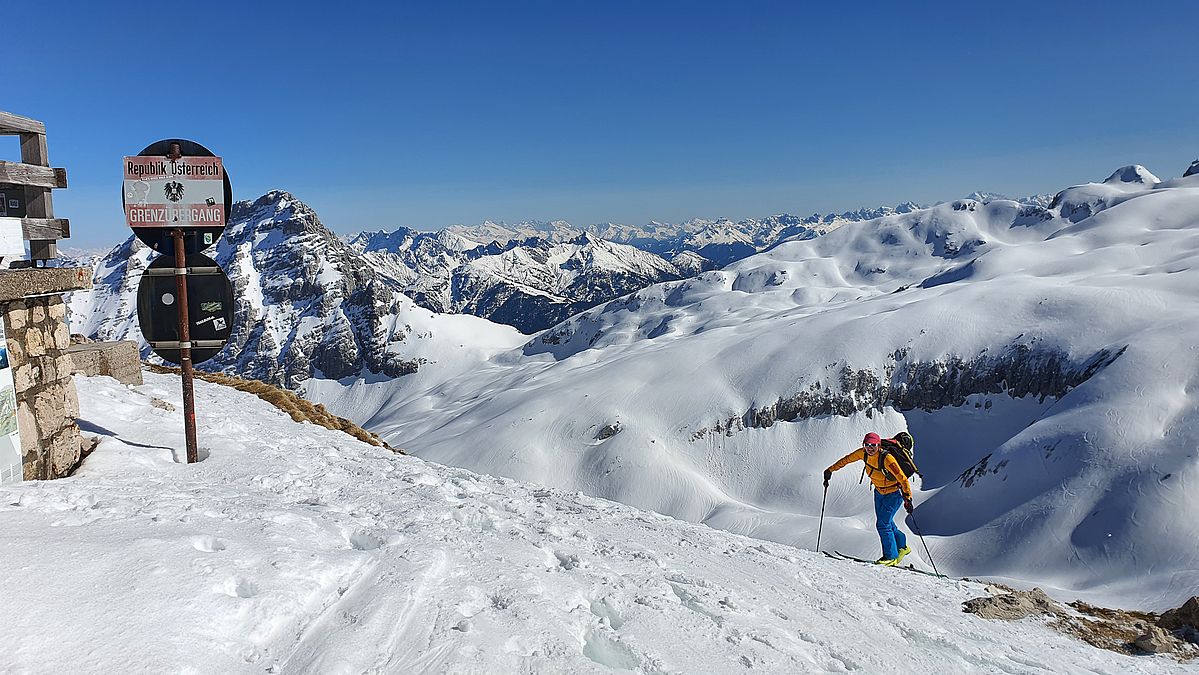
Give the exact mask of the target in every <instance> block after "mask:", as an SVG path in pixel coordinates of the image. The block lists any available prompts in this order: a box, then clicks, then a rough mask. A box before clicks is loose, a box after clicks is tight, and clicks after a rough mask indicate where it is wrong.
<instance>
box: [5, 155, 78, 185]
mask: <svg viewBox="0 0 1199 675" xmlns="http://www.w3.org/2000/svg"><path fill="white" fill-rule="evenodd" d="M0 183H16V184H17V185H28V186H30V187H43V188H65V187H66V186H67V170H66V169H52V168H50V167H48V166H38V165H36V164H22V163H20V162H5V161H0Z"/></svg>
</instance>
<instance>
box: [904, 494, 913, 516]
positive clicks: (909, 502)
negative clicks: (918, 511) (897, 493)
mask: <svg viewBox="0 0 1199 675" xmlns="http://www.w3.org/2000/svg"><path fill="white" fill-rule="evenodd" d="M903 508H905V509H907V511H908V513H911V512H912V509H913V508H915V507H913V506H912V499H911V497H908V498H905V499H904V500H903Z"/></svg>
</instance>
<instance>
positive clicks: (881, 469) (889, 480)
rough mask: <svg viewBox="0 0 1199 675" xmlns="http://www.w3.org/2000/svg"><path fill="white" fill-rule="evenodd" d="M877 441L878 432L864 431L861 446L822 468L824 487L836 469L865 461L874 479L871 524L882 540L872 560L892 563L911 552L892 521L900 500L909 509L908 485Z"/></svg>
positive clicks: (895, 463) (900, 471) (910, 498)
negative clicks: (873, 522)
mask: <svg viewBox="0 0 1199 675" xmlns="http://www.w3.org/2000/svg"><path fill="white" fill-rule="evenodd" d="M880 443H882V439H881V438H880V437H879V435H878V434H876V433H874V432H873V431H872V432H870V433H868V434H866V437H865V438H864V439H862V447H860V448H858V449H857V450H854V451H853V452H851V453H849V454H848V455H846V456H844V457H842V458H841V459H839V460H837V461H836V462H835V463H834V464H833V465H832V466H830V467H829V468H827V469H825V470H824V487H826V488H827V487H828V480H829V478H831V477H832V475H833V472H834V471H836V470H837V469H840V468H842V467H844V466H846V465H848V464H851V463H853V462H856V461H858V460H859V459H860V460H862V461H863V462H865V464H866V471H867V472H868V473H869V474H870V482H871V483H874V516H875V519H876V522H875V527H876V528H878V537H879V540H881V541H882V544H883V557H881V558H879V559H878V560H876V561H875V562H876V563H877V564H879V565H889V566H894V565H898V564H899V561H901V560H903V557H904V556H905V555H907V554H909V553H911V552H912V549H910V548H908V538H907V536H906V535H905V534H904V533H903V532H902V531H901V530H900V529H899V527H898V526H896V524H895V523H894V518H895V514H896V513H898V512H899V505H900V504H903V506H904V508H905V509H907V511H908V513H911V512H912V487H911V485H909V484H908V477H907V476H905V475H904V473H903V471H902V470H900V468H899V463H898V462H896V461H895V458H894V457H892V456H891V455H890V454H888V453H883V452H881V451H880V450H879V444H880Z"/></svg>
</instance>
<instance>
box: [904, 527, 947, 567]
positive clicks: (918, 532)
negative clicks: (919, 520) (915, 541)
mask: <svg viewBox="0 0 1199 675" xmlns="http://www.w3.org/2000/svg"><path fill="white" fill-rule="evenodd" d="M908 517H909V518H911V519H912V529H913V530H916V536H917V537H920V543H921V544H922V545H923V546H924V553H925V554H926V555H927V556H928V562H929V564H931V565H932V566H933V571H934V572H936V573H937V575H940V574H941V572H940V571H938V570H937V563H936V562H934V561H933V554H932V553H931V552H929V550H928V542H926V541H924V535H923V534H920V526H919V525H917V524H916V516H914V515H913V514H912V513H911V512H910V511H909V512H908Z"/></svg>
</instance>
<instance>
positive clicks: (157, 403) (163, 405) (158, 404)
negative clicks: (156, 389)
mask: <svg viewBox="0 0 1199 675" xmlns="http://www.w3.org/2000/svg"><path fill="white" fill-rule="evenodd" d="M150 405H151V406H152V407H155V408H158V409H159V410H165V411H167V412H175V406H174V405H173V404H171V403H168V402H167V401H164V400H162V399H160V398H152V399H150Z"/></svg>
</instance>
